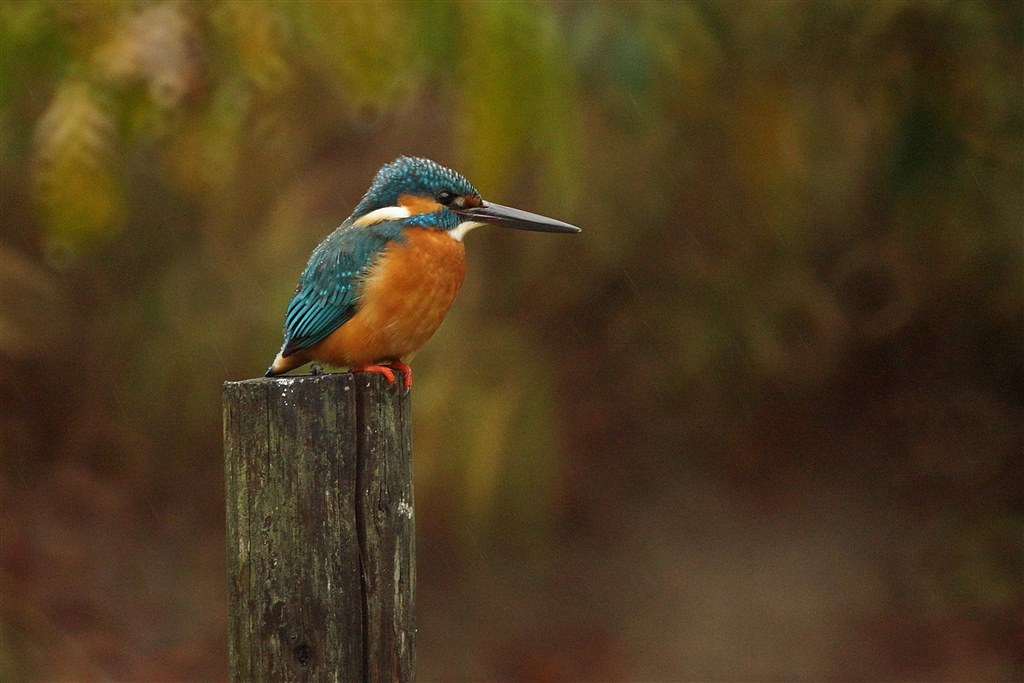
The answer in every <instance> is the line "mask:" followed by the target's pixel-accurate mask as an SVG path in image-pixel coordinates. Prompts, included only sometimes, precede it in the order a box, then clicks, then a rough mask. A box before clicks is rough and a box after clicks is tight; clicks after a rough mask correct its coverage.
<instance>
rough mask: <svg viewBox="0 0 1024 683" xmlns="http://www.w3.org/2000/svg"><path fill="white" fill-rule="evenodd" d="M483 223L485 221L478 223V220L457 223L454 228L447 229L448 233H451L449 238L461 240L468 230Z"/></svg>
mask: <svg viewBox="0 0 1024 683" xmlns="http://www.w3.org/2000/svg"><path fill="white" fill-rule="evenodd" d="M483 225H487V224H486V223H480V222H478V221H466V222H464V223H459V224H458V225H456V226H455V227H454V228H452V229H451V230H449V231H448V234H449V235H451V238H452V239H453V240H455V241H456V242H461V241H462V238H463V237H465V236H466V233H467V232H469V231H470V230H473V229H474V228H479V227H481V226H483Z"/></svg>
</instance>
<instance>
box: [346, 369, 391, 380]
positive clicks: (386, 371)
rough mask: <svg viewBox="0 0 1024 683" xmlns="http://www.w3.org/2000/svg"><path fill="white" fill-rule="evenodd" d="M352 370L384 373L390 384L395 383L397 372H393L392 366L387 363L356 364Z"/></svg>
mask: <svg viewBox="0 0 1024 683" xmlns="http://www.w3.org/2000/svg"><path fill="white" fill-rule="evenodd" d="M349 370H351V371H352V372H375V373H377V374H378V375H384V379H386V380H387V381H388V384H394V383H395V373H393V372H391V368H389V367H388V366H386V365H355V366H353V367H351V368H349Z"/></svg>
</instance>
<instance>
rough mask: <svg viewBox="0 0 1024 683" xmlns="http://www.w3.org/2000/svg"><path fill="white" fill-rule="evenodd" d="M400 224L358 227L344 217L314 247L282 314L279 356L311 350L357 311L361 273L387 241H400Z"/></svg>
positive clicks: (385, 245) (364, 272)
mask: <svg viewBox="0 0 1024 683" xmlns="http://www.w3.org/2000/svg"><path fill="white" fill-rule="evenodd" d="M402 227H403V226H402V224H401V223H398V222H391V221H389V222H386V223H378V224H376V225H373V226H370V227H366V228H359V227H353V226H352V225H351V224H350V223H348V222H347V221H346V222H345V223H343V224H342V225H341V227H339V228H338V229H337V230H335V231H334V232H333V233H331V234H330V235H328V237H327V239H325V240H324V241H323V242H321V243H320V244H319V246H317V248H316V249H314V250H313V254H312V255H311V256H310V257H309V262H308V263H307V264H306V268H305V270H303V271H302V276H301V277H300V278H299V285H298V287H296V288H295V294H294V295H292V300H291V301H289V302H288V309H287V311H286V312H285V317H284V347H283V348H282V349H281V355H282V356H285V357H287V356H290V355H291V354H293V353H295V352H297V351H301V350H303V349H306V348H309V347H310V346H313V345H314V344H316V343H318V342H320V341H323V340H324V339H325V338H326V337H327V335H329V334H330V333H331V332H333V331H334V330H336V329H338V328H339V327H341V326H342V325H344V324H345V323H346V322H347V321H348V320H349V319H350V318H351V317H352V316H353V314H355V312H356V306H357V304H358V302H359V295H360V293H361V291H362V283H363V276H364V275H365V274H366V272H367V270H369V269H370V268H371V267H372V266H373V264H374V263H375V262H376V261H377V259H378V258H379V257H380V255H381V254H382V253H383V252H384V249H385V247H387V244H388V242H390V241H395V240H402V239H403V237H402Z"/></svg>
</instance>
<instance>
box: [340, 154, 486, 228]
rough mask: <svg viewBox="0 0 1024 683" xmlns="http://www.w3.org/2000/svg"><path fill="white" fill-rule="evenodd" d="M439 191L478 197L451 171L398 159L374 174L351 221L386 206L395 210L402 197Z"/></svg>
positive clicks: (427, 162)
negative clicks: (393, 207)
mask: <svg viewBox="0 0 1024 683" xmlns="http://www.w3.org/2000/svg"><path fill="white" fill-rule="evenodd" d="M441 190H448V191H449V192H451V193H453V194H455V195H469V196H473V197H479V196H480V193H479V192H477V191H476V188H475V187H473V186H472V185H471V184H470V182H469V181H468V180H466V179H465V178H464V177H463V176H462V174H460V173H457V172H455V171H453V170H452V169H450V168H445V167H444V166H442V165H441V164H439V163H437V162H435V161H431V160H430V159H422V158H418V157H399V158H397V159H395V160H394V161H392V162H391V163H390V164H386V165H385V166H383V167H381V169H380V170H379V171H377V175H376V176H375V177H374V179H373V184H372V185H370V189H369V190H367V191H366V194H365V195H363V198H362V199H361V200H360V201H359V204H358V205H357V206H356V208H355V211H353V212H352V217H353V218H358V217H359V216H363V215H365V214H368V213H370V212H371V211H375V210H377V209H382V208H384V207H386V206H396V205H397V204H398V198H399V197H400V196H402V195H404V194H405V195H422V196H425V197H433V196H434V195H436V194H437V193H438V192H440V191H441ZM442 213H445V212H442ZM426 215H429V214H426ZM413 218H416V217H415V216H414V217H413ZM406 222H407V223H408V221H406Z"/></svg>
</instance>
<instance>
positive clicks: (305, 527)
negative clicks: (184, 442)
mask: <svg viewBox="0 0 1024 683" xmlns="http://www.w3.org/2000/svg"><path fill="white" fill-rule="evenodd" d="M397 385H398V386H401V379H399V381H398V382H397ZM224 452H225V468H226V489H227V544H228V581H229V592H230V596H229V615H228V616H229V630H230V632H229V639H228V640H229V658H230V671H231V680H233V681H239V682H242V681H257V680H274V681H278V680H280V681H357V680H364V681H411V680H412V679H413V676H414V642H413V636H414V633H415V603H414V598H415V554H414V531H415V528H414V515H413V499H412V467H411V443H410V435H409V396H408V394H406V393H404V392H403V391H402V390H400V389H398V388H396V386H393V385H389V384H387V382H386V381H385V380H384V379H383V377H381V376H380V375H375V374H368V373H361V374H356V375H353V374H327V375H319V376H297V377H285V378H275V379H256V380H246V381H243V382H227V383H225V385H224Z"/></svg>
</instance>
